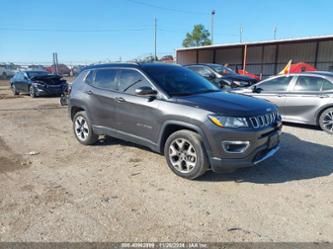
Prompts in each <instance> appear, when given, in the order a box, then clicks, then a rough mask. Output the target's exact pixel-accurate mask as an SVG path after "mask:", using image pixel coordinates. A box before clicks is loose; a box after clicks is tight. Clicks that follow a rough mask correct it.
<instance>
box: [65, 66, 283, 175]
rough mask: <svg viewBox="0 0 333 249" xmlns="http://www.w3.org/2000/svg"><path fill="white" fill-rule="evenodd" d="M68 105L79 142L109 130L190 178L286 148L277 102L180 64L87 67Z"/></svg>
mask: <svg viewBox="0 0 333 249" xmlns="http://www.w3.org/2000/svg"><path fill="white" fill-rule="evenodd" d="M68 107H69V114H70V117H71V119H72V121H73V131H74V134H75V137H76V138H77V140H78V141H79V142H80V143H82V144H85V145H91V144H94V143H96V142H97V140H98V137H99V135H106V136H111V137H115V138H118V139H123V140H126V141H129V142H133V143H136V144H140V145H143V146H146V147H148V148H150V149H151V150H153V151H156V152H159V153H163V154H164V155H165V158H166V161H167V164H168V166H169V167H170V169H171V170H172V171H173V172H174V173H175V174H177V175H179V176H181V177H184V178H187V179H195V178H197V177H199V176H200V175H202V174H204V173H205V172H206V171H207V170H213V171H214V172H230V171H234V170H235V169H237V168H242V167H249V166H253V165H257V164H258V163H260V162H262V161H264V160H265V159H267V158H269V157H271V156H273V155H274V154H275V153H276V152H277V151H278V149H279V143H280V139H279V137H280V132H281V127H282V123H281V117H280V114H279V112H278V109H277V107H276V106H275V105H274V104H271V103H269V102H267V101H265V100H259V99H256V98H253V97H249V96H242V95H238V94H234V93H226V92H222V91H221V90H220V89H219V88H218V87H216V86H215V85H214V84H212V83H210V82H209V81H208V80H206V79H204V78H203V77H201V76H200V75H198V74H196V73H194V72H193V71H191V70H189V69H187V68H184V67H181V66H178V65H167V64H141V65H140V64H102V65H95V66H90V67H87V68H85V69H83V70H82V72H81V73H80V74H79V76H78V77H77V78H76V79H75V81H74V82H73V85H72V90H71V93H70V97H69V105H68Z"/></svg>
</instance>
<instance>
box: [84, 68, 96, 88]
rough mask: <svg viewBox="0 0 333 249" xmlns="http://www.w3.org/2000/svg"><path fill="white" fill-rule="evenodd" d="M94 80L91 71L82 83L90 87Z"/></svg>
mask: <svg viewBox="0 0 333 249" xmlns="http://www.w3.org/2000/svg"><path fill="white" fill-rule="evenodd" d="M94 78H95V71H94V70H91V71H89V72H88V75H87V76H86V78H85V80H84V82H86V83H87V84H89V85H92V84H93V83H94Z"/></svg>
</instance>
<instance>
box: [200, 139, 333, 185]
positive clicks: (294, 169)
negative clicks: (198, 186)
mask: <svg viewBox="0 0 333 249" xmlns="http://www.w3.org/2000/svg"><path fill="white" fill-rule="evenodd" d="M332 173H333V147H330V146H325V145H321V144H316V143H311V142H307V141H303V140H300V139H299V138H297V137H296V136H294V135H291V134H289V133H283V134H282V137H281V150H280V151H279V152H278V153H277V154H276V155H275V156H274V157H273V158H271V159H268V160H267V161H265V162H262V163H261V164H260V165H258V166H257V167H252V168H245V169H239V170H237V171H235V172H234V173H231V174H216V173H213V172H208V173H207V174H205V175H204V176H202V177H201V178H200V179H199V180H200V181H216V182H219V181H236V182H251V183H258V184H274V183H283V182H289V181H297V180H306V179H312V178H317V177H322V176H328V175H330V174H332Z"/></svg>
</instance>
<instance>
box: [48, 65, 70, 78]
mask: <svg viewBox="0 0 333 249" xmlns="http://www.w3.org/2000/svg"><path fill="white" fill-rule="evenodd" d="M57 69H58V71H57ZM46 71H48V72H49V73H54V74H60V75H63V76H70V74H71V70H70V69H69V68H68V67H67V66H66V65H65V64H58V67H57V68H56V66H55V65H52V66H50V67H46Z"/></svg>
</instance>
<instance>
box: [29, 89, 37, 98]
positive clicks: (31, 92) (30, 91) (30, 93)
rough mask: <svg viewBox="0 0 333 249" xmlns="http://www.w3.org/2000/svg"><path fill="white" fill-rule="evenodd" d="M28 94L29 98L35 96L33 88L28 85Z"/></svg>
mask: <svg viewBox="0 0 333 249" xmlns="http://www.w3.org/2000/svg"><path fill="white" fill-rule="evenodd" d="M29 95H30V97H31V98H36V92H35V88H34V87H33V86H30V87H29Z"/></svg>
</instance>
